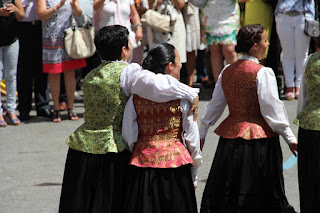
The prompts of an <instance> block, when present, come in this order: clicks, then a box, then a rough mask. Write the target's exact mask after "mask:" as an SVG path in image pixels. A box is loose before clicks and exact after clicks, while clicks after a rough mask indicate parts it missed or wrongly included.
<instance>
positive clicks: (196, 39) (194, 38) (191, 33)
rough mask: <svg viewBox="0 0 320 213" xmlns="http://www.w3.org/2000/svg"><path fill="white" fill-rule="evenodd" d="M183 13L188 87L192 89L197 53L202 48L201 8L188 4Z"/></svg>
mask: <svg viewBox="0 0 320 213" xmlns="http://www.w3.org/2000/svg"><path fill="white" fill-rule="evenodd" d="M182 11H183V18H184V23H185V27H186V51H187V64H186V69H187V73H188V86H190V87H192V86H193V83H194V74H195V68H196V61H197V59H196V51H197V50H198V49H199V48H200V20H199V8H197V7H195V6H194V5H193V4H191V3H190V2H187V3H186V4H185V6H184V8H183V10H182Z"/></svg>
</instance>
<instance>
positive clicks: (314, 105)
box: [294, 52, 320, 131]
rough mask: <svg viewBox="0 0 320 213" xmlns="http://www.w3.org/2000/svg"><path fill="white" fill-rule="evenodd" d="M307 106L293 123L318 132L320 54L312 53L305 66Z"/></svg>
mask: <svg viewBox="0 0 320 213" xmlns="http://www.w3.org/2000/svg"><path fill="white" fill-rule="evenodd" d="M305 79H306V83H307V88H306V89H307V93H308V104H307V106H306V107H305V108H304V109H303V110H302V111H301V112H300V113H299V115H298V116H297V118H296V119H295V121H294V123H295V124H297V125H299V126H300V127H302V128H303V129H307V130H317V131H320V89H319V88H320V52H316V53H314V54H313V55H312V56H311V57H310V59H309V61H308V63H307V66H306V72H305Z"/></svg>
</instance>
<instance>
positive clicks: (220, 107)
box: [200, 65, 229, 149]
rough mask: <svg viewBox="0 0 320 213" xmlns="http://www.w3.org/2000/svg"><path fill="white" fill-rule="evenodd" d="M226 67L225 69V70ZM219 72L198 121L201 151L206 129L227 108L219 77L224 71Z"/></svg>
mask: <svg viewBox="0 0 320 213" xmlns="http://www.w3.org/2000/svg"><path fill="white" fill-rule="evenodd" d="M228 66H229V65H227V66H226V67H225V68H227V67H228ZM225 68H224V69H223V70H222V71H221V73H220V75H219V78H218V81H217V83H216V86H215V88H214V90H213V93H212V99H211V101H210V102H209V103H208V104H207V105H206V106H205V108H204V112H203V115H202V119H201V121H200V139H201V143H202V145H201V149H202V146H203V143H204V141H205V138H206V135H207V132H208V129H209V127H210V126H213V125H214V124H215V123H216V122H217V120H218V119H219V118H220V117H221V115H222V113H223V111H224V109H225V107H226V106H227V100H226V97H225V95H224V92H223V89H222V82H221V76H222V74H223V72H224V70H225Z"/></svg>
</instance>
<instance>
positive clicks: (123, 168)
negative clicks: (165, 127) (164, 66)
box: [59, 25, 198, 213]
mask: <svg viewBox="0 0 320 213" xmlns="http://www.w3.org/2000/svg"><path fill="white" fill-rule="evenodd" d="M128 35H129V32H128V30H127V28H125V27H123V26H119V25H114V26H108V27H104V28H102V29H101V30H100V31H99V33H98V34H97V35H96V36H95V45H96V48H97V50H98V52H99V55H100V57H101V59H102V60H103V61H102V64H101V65H100V66H99V67H97V68H96V69H94V70H92V71H91V72H90V73H88V74H87V76H86V77H85V79H84V85H83V92H84V108H85V112H84V121H85V122H84V124H82V125H81V126H80V127H79V128H78V129H77V130H76V131H75V132H74V133H72V134H71V136H70V137H69V138H68V139H67V144H68V146H69V151H68V155H67V160H66V165H65V172H64V178H63V184H62V192H61V197H60V207H59V212H68V213H71V212H76V213H79V212H88V213H89V212H95V213H98V212H99V213H102V212H103V213H115V212H120V211H121V209H122V206H123V201H122V200H123V197H124V185H125V179H126V175H127V168H128V162H129V159H130V152H129V151H128V150H129V148H128V146H127V145H126V144H125V143H124V142H123V139H122V135H121V131H122V118H123V112H124V108H125V105H126V102H127V99H128V97H129V96H130V94H131V93H135V94H138V95H140V96H141V97H144V98H149V99H150V100H153V101H157V102H167V101H170V100H175V99H179V98H183V99H188V100H190V101H193V100H192V99H193V98H195V97H197V94H198V90H195V89H191V88H190V87H188V86H186V85H183V84H182V83H180V82H179V81H178V80H177V79H175V78H173V77H171V76H165V75H156V74H154V73H151V72H149V71H147V70H143V69H142V68H141V67H140V65H138V64H128V63H127V62H128V60H129V59H130V58H131V53H132V47H131V44H130V41H129V39H128ZM158 84H159V85H158ZM196 100H197V98H196ZM194 102H197V101H194Z"/></svg>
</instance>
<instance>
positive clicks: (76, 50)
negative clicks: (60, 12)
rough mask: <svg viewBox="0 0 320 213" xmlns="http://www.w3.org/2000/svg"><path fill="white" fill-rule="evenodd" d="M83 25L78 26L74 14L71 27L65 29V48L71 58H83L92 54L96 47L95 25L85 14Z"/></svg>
mask: <svg viewBox="0 0 320 213" xmlns="http://www.w3.org/2000/svg"><path fill="white" fill-rule="evenodd" d="M84 20H85V21H84V25H83V27H78V25H77V23H76V20H75V18H74V16H73V15H72V17H71V27H69V28H68V29H66V30H65V37H64V42H65V49H66V52H67V54H68V55H69V56H70V58H73V59H81V58H88V57H90V56H92V55H93V54H94V53H95V51H96V47H95V45H94V27H93V26H92V24H91V23H89V22H88V21H87V19H86V17H85V15H84Z"/></svg>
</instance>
